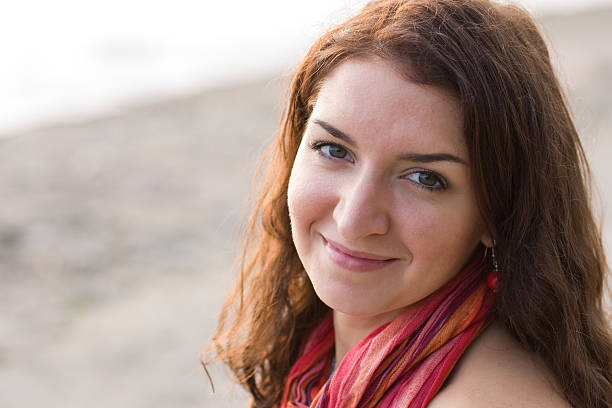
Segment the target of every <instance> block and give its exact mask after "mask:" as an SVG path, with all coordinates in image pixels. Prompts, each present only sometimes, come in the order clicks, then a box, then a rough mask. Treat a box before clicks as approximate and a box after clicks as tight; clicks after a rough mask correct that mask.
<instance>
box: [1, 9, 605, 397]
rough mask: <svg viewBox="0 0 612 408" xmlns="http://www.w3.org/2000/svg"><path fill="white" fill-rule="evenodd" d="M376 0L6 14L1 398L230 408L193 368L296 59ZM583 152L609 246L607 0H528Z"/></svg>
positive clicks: (227, 389)
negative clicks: (337, 24) (330, 28)
mask: <svg viewBox="0 0 612 408" xmlns="http://www.w3.org/2000/svg"><path fill="white" fill-rule="evenodd" d="M364 3H365V1H361V0H359V1H357V0H353V1H351V0H311V1H308V2H305V1H287V0H285V1H281V0H264V1H258V2H253V1H246V0H240V1H232V2H212V1H203V0H199V1H198V0H174V1H169V0H166V1H151V0H148V1H145V0H106V1H91V0H86V1H84V0H80V1H77V0H55V1H53V2H45V1H42V0H38V1H36V0H21V1H19V2H10V3H9V2H2V7H1V8H0V10H1V11H0V58H1V63H0V106H1V108H0V196H1V197H2V205H1V206H0V277H1V281H0V310H1V312H0V406H1V407H3V408H12V407H37V406H41V405H42V404H44V405H45V406H47V407H50V408H51V407H77V406H79V407H81V406H85V407H109V406H110V407H136V408H137V407H147V408H152V407H238V406H245V401H246V396H245V394H244V392H243V391H242V390H241V389H240V388H239V387H238V386H235V385H232V383H231V380H230V377H229V375H228V372H227V371H226V370H225V369H224V368H223V367H221V366H219V365H215V366H212V367H211V374H212V375H213V379H214V382H215V386H216V393H214V394H213V393H212V392H211V388H210V385H209V383H208V381H207V379H206V377H205V375H204V374H203V370H202V368H201V366H200V363H199V353H200V350H201V349H202V348H203V347H204V346H205V345H207V344H208V343H209V340H210V337H211V336H212V334H213V332H214V328H215V325H216V319H217V315H218V312H219V309H220V305H221V302H222V300H223V298H224V296H225V293H226V291H227V290H228V288H229V287H230V284H231V282H232V281H233V280H234V278H235V276H234V271H233V270H232V262H233V260H234V255H235V250H236V248H237V241H238V236H239V233H238V232H239V225H240V221H241V215H242V213H243V208H244V206H243V204H244V200H245V198H246V195H247V193H248V190H249V184H250V180H251V175H252V172H253V169H254V167H255V165H256V163H257V160H258V158H259V157H260V156H261V153H262V151H263V147H264V145H265V143H266V142H268V141H269V140H270V139H271V137H272V134H273V132H274V130H275V127H276V125H277V123H278V121H279V118H280V111H281V109H282V103H283V96H284V93H285V88H286V86H287V83H288V81H289V76H290V73H291V70H292V68H293V66H294V65H295V64H296V62H297V61H298V59H299V57H300V56H301V55H302V53H303V52H304V51H305V50H306V48H307V47H308V45H309V44H310V43H311V42H312V41H313V40H314V39H315V38H316V37H317V35H318V34H319V33H321V32H322V31H323V30H324V29H325V28H326V27H328V26H329V25H331V24H333V23H335V22H339V21H341V20H342V19H343V18H345V17H346V16H348V15H349V14H351V13H352V12H354V11H356V10H358V9H359V7H360V6H362V5H363V4H364ZM521 4H523V5H524V6H525V7H527V8H528V9H529V10H531V11H532V12H533V13H534V14H535V16H536V17H537V19H538V20H539V22H540V23H541V25H542V28H543V30H544V33H545V36H546V38H547V39H548V40H549V42H550V44H551V50H552V54H553V59H554V61H555V64H556V65H557V67H558V71H559V75H560V78H561V81H562V82H563V84H564V85H565V88H566V91H567V94H568V97H569V100H570V103H571V105H572V109H573V112H574V115H575V119H576V123H577V126H578V128H579V130H580V132H581V136H582V138H583V142H584V145H585V147H586V150H587V152H588V154H589V157H590V159H591V164H592V167H593V171H594V175H595V181H596V187H597V191H598V197H599V198H600V201H601V206H600V207H601V213H602V222H603V225H604V237H605V240H606V247H607V250H608V253H610V251H609V242H610V239H611V238H610V237H612V235H611V233H612V231H611V230H610V228H611V227H612V224H611V223H610V222H609V220H607V219H606V217H605V213H606V210H607V209H608V208H610V206H611V205H612V178H610V177H608V176H609V175H610V174H611V171H612V161H611V160H610V157H612V140H610V132H611V131H612V47H610V42H611V41H612V0H602V1H588V0H565V1H563V0H546V1H545V0H524V1H522V2H521Z"/></svg>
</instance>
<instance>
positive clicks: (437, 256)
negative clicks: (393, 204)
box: [399, 200, 481, 267]
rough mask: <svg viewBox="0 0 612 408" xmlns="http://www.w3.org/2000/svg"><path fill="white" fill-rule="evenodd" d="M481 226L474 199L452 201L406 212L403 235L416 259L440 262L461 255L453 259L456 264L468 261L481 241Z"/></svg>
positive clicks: (453, 263)
mask: <svg viewBox="0 0 612 408" xmlns="http://www.w3.org/2000/svg"><path fill="white" fill-rule="evenodd" d="M415 207H416V206H415ZM480 225H481V222H480V218H479V216H478V214H477V213H476V212H475V211H474V205H472V203H471V202H467V200H449V201H447V202H444V203H436V204H432V205H426V206H418V207H416V208H415V210H414V211H411V212H409V213H408V212H406V213H404V215H403V216H402V217H401V221H400V222H399V228H400V232H399V234H400V235H401V236H402V237H403V238H402V240H403V241H404V243H405V245H406V246H407V247H408V248H409V249H410V250H411V251H412V252H413V256H414V257H415V259H420V260H423V261H429V262H436V263H437V262H439V261H440V260H442V259H447V258H448V257H452V258H455V257H457V258H458V259H457V262H450V264H452V267H454V266H455V264H456V263H459V264H461V263H462V262H464V261H465V262H467V260H468V258H469V256H470V255H471V252H472V251H473V249H474V248H475V247H476V245H477V243H478V241H479V240H480V235H481V234H480V229H481V227H480ZM459 266H461V265H459Z"/></svg>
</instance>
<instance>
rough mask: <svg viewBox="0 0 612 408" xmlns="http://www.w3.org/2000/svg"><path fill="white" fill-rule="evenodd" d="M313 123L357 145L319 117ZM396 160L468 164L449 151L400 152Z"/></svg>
mask: <svg viewBox="0 0 612 408" xmlns="http://www.w3.org/2000/svg"><path fill="white" fill-rule="evenodd" d="M313 123H316V124H317V125H319V126H321V127H322V128H323V129H325V131H326V132H327V133H329V134H330V135H332V136H333V137H335V138H336V139H340V140H343V141H345V142H346V143H348V144H350V145H351V146H353V147H354V146H357V143H356V142H355V140H353V139H352V138H351V137H350V136H349V135H347V134H346V133H344V132H343V131H341V130H339V129H337V128H335V127H333V126H332V125H330V124H329V123H327V122H325V121H323V120H321V119H313ZM397 158H398V160H405V161H411V162H416V163H433V162H439V161H449V162H454V163H460V164H464V165H466V166H467V165H468V164H467V162H466V161H465V160H463V159H462V158H460V157H457V156H455V155H452V154H449V153H427V154H425V153H400V154H398V155H397Z"/></svg>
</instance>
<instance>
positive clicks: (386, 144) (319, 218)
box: [288, 58, 567, 408]
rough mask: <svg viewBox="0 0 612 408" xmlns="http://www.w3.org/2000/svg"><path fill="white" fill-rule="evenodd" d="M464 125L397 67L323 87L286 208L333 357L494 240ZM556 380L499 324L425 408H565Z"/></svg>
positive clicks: (361, 66)
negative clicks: (324, 316)
mask: <svg viewBox="0 0 612 408" xmlns="http://www.w3.org/2000/svg"><path fill="white" fill-rule="evenodd" d="M462 129H463V122H462V116H461V110H460V105H459V102H458V101H457V100H456V99H455V97H453V96H452V95H450V94H449V93H447V92H446V91H445V90H443V89H440V88H436V87H431V86H424V85H419V84H416V83H413V82H410V81H408V80H406V78H405V77H403V76H402V75H401V74H400V73H399V72H398V71H397V70H396V69H395V67H394V66H393V65H392V64H391V63H389V62H386V61H383V60H380V59H376V58H369V59H353V60H349V61H346V62H343V63H342V64H340V65H339V66H338V67H336V69H335V70H333V71H332V72H331V73H330V74H329V75H328V77H327V78H326V79H325V81H324V82H323V85H322V87H321V89H320V91H319V94H318V96H317V100H316V102H315V105H314V109H313V112H312V115H311V117H310V120H309V123H308V126H307V128H306V131H305V133H304V135H303V139H302V141H301V144H300V147H299V150H298V153H297V156H296V159H295V163H294V167H293V169H292V173H291V178H290V181H289V190H288V204H289V214H290V218H291V225H292V234H293V240H294V243H295V246H296V249H297V252H298V255H299V256H300V259H301V261H302V263H303V265H304V267H305V270H306V273H307V274H308V276H309V278H310V280H311V282H312V284H313V286H314V289H315V291H316V293H317V295H318V296H319V297H320V299H321V300H322V301H323V302H324V303H326V304H327V305H328V306H329V307H330V308H331V309H333V315H334V330H335V350H336V361H340V360H341V359H342V357H343V356H344V355H345V354H346V352H347V351H348V350H349V349H350V348H351V347H353V346H354V345H355V344H356V343H357V342H358V341H359V340H361V339H362V338H363V337H365V336H366V335H367V334H368V333H370V332H371V331H372V330H374V329H375V328H377V327H378V326H380V325H381V324H383V323H386V322H388V321H391V320H392V319H394V318H395V317H396V316H398V315H399V314H401V313H402V312H403V311H404V310H406V308H407V307H409V306H410V305H411V304H413V303H414V302H417V301H419V300H421V299H423V298H425V297H426V296H427V295H429V294H431V293H432V292H434V291H435V290H436V289H438V288H439V287H441V286H442V285H444V283H446V282H447V281H448V280H450V279H451V278H452V277H453V276H454V275H455V274H456V273H457V272H458V271H459V269H460V268H461V267H462V266H463V265H465V264H466V262H467V261H469V259H470V258H471V257H472V256H473V255H474V252H475V250H476V249H477V247H478V246H479V244H480V243H482V244H484V245H486V246H489V247H490V246H491V245H492V239H491V236H490V234H489V233H488V232H487V231H486V229H485V227H484V223H483V221H482V218H481V216H480V214H479V212H478V208H477V203H476V199H475V194H474V188H473V186H472V182H471V177H470V171H469V157H468V152H467V146H466V145H465V140H464V135H463V130H462ZM550 378H552V377H551V376H550V375H549V374H548V372H547V371H546V369H545V368H543V365H542V364H540V363H538V362H537V361H536V360H535V359H534V358H533V357H532V356H531V355H530V354H528V353H527V352H525V351H524V350H523V349H522V348H521V347H520V345H519V344H518V343H517V342H516V341H515V340H514V339H513V338H512V336H511V335H510V334H509V333H508V332H507V331H506V330H505V329H504V328H503V327H502V326H501V325H498V324H497V323H495V324H493V325H491V326H490V327H489V328H488V329H487V330H486V331H485V332H484V333H482V334H481V336H479V337H478V338H477V339H476V340H475V342H474V343H473V344H472V345H471V346H470V348H469V349H468V351H467V352H466V354H465V355H464V356H463V357H462V359H461V360H460V361H459V363H458V364H457V366H456V368H455V370H454V371H453V374H452V375H451V377H450V378H449V379H448V380H447V382H446V384H445V386H444V387H443V389H442V390H441V392H440V393H438V395H437V396H436V397H435V399H434V400H433V401H432V402H431V403H430V405H429V406H431V407H434V408H435V407H463V406H466V407H468V406H469V407H480V406H482V407H485V406H486V407H498V406H499V407H513V406H534V407H535V406H538V407H548V406H551V407H553V406H567V405H566V403H565V402H564V401H563V399H562V398H561V397H559V396H558V394H557V393H556V391H555V389H556V388H555V385H554V383H553V382H552V380H551V379H550Z"/></svg>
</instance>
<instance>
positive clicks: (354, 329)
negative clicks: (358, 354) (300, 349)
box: [334, 309, 405, 366]
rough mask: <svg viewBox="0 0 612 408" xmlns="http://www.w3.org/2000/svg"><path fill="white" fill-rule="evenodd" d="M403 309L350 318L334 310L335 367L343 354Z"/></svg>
mask: <svg viewBox="0 0 612 408" xmlns="http://www.w3.org/2000/svg"><path fill="white" fill-rule="evenodd" d="M404 310H405V309H397V310H392V311H390V312H386V313H382V314H379V315H374V316H365V317H364V316H351V315H347V314H345V313H342V312H338V311H336V310H334V345H335V350H336V366H337V365H338V364H340V361H342V358H343V357H344V356H345V354H346V353H347V352H348V351H349V350H350V349H351V348H352V347H353V346H354V345H355V344H357V343H359V341H360V340H361V339H363V338H364V337H366V336H367V335H368V334H370V333H371V332H372V331H373V330H375V329H376V328H378V327H379V326H381V325H383V324H385V323H388V322H390V321H391V320H393V319H395V318H396V317H397V316H399V315H400V314H401V313H402V312H403V311H404Z"/></svg>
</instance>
